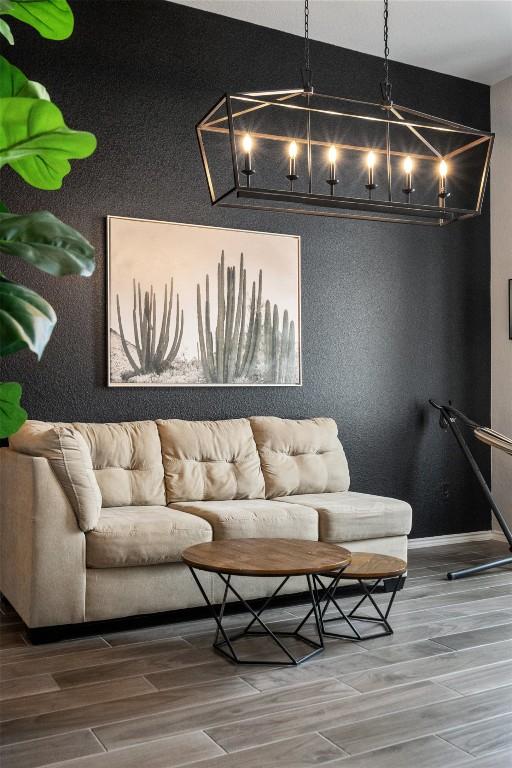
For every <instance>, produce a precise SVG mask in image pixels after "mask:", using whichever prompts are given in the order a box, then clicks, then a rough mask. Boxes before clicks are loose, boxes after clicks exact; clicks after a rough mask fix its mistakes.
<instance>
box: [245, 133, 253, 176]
mask: <svg viewBox="0 0 512 768" xmlns="http://www.w3.org/2000/svg"><path fill="white" fill-rule="evenodd" d="M252 144H253V142H252V137H251V136H250V135H249V134H248V133H246V134H245V136H244V137H243V139H242V149H243V151H244V167H243V168H242V173H243V174H244V175H245V177H246V179H247V182H246V183H247V186H248V187H249V186H250V184H251V176H252V175H253V173H254V168H253V167H252V160H251V150H252Z"/></svg>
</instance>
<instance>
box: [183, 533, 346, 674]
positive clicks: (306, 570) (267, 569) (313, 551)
mask: <svg viewBox="0 0 512 768" xmlns="http://www.w3.org/2000/svg"><path fill="white" fill-rule="evenodd" d="M182 558H183V561H184V562H185V563H186V564H187V565H188V566H189V568H190V571H191V573H192V576H193V577H194V580H195V582H196V584H197V586H198V588H199V590H200V592H201V594H202V596H203V599H204V601H205V602H206V605H207V606H208V607H209V609H210V611H211V613H212V616H213V618H214V620H215V623H216V625H217V631H216V634H215V639H214V641H213V647H214V648H215V650H216V651H218V652H219V653H221V654H223V655H224V656H225V657H226V658H228V659H229V660H230V661H232V662H234V663H235V664H270V665H272V666H276V665H280V664H284V665H292V666H296V665H297V664H301V663H302V662H303V661H306V659H309V658H311V657H312V656H314V655H316V654H317V653H320V652H321V651H323V649H324V641H323V636H322V617H321V613H320V605H319V601H318V593H317V590H316V588H315V584H314V578H315V577H316V576H317V575H318V574H329V575H330V576H332V577H333V578H334V579H337V578H338V576H340V577H341V574H342V573H343V570H344V569H345V568H346V567H347V565H349V563H350V559H351V556H350V552H349V551H348V550H346V549H343V548H342V547H338V546H336V545H335V544H324V543H322V542H319V541H304V540H302V539H227V540H225V541H212V542H208V543H205V544H195V545H194V546H193V547H189V548H188V549H186V550H185V551H184V552H183V555H182ZM196 571H210V572H212V573H216V574H217V575H218V576H219V578H220V579H221V580H222V582H223V584H224V595H223V599H222V603H221V604H220V607H219V609H218V612H217V611H216V610H215V607H214V606H213V605H212V603H211V602H210V600H209V598H208V595H207V594H206V592H205V590H204V588H203V586H202V584H201V582H200V580H199V578H198V576H197V573H196ZM232 576H262V577H269V576H278V577H281V579H282V580H281V581H280V583H279V585H278V586H277V588H276V589H275V590H274V592H273V593H272V594H271V595H270V597H269V598H267V599H266V600H265V602H264V603H263V605H262V606H261V608H259V609H258V610H254V609H253V608H252V607H251V606H250V605H249V603H248V602H247V601H246V600H244V598H243V597H242V596H241V594H240V592H239V591H238V590H237V589H236V588H235V587H234V586H233V584H232V582H231V577H232ZM291 576H305V577H306V581H307V585H308V592H309V597H310V600H311V610H310V611H309V613H308V617H309V616H310V615H311V614H312V615H313V616H314V619H315V624H316V631H317V634H318V641H315V640H312V639H311V638H309V637H305V636H304V635H302V634H300V629H301V628H302V626H303V624H304V621H301V623H300V624H299V626H298V627H297V628H296V629H295V630H294V631H293V632H281V631H275V630H272V629H270V627H269V626H268V625H267V624H266V623H265V622H264V621H263V619H262V614H263V612H264V611H265V610H266V609H267V608H268V606H269V605H270V604H271V602H272V600H273V599H274V598H275V597H276V596H277V595H278V593H279V592H280V591H281V589H282V588H283V587H284V585H285V584H286V582H287V581H288V579H289V578H290V577H291ZM338 580H339V579H338ZM230 592H231V593H232V594H233V595H234V596H235V598H236V599H237V600H238V601H240V602H241V603H242V604H243V606H244V607H245V609H246V610H247V611H248V612H249V613H250V614H251V615H252V619H251V621H250V622H249V624H248V625H247V626H246V627H245V628H244V629H243V630H242V631H239V632H237V633H235V634H233V635H228V633H227V631H226V629H225V627H224V625H223V619H224V612H225V608H226V603H227V599H228V595H229V593H230ZM254 624H257V625H259V627H260V630H252V629H251V627H252V626H253V625H254ZM220 635H222V638H223V639H222V640H221V639H220ZM254 635H265V636H267V637H271V638H272V640H273V641H274V642H275V643H276V645H278V646H279V648H280V649H281V650H282V651H283V653H284V654H285V656H286V657H287V659H288V660H287V661H271V660H266V659H247V658H244V659H240V657H239V655H238V654H237V653H236V651H235V647H234V643H235V642H236V641H237V640H239V639H240V638H243V637H247V636H254ZM282 637H294V638H298V639H299V640H302V641H303V642H304V643H306V644H307V645H309V646H310V647H312V648H313V650H312V651H309V652H308V653H306V654H305V655H304V656H301V657H299V658H297V657H296V656H294V655H293V653H292V652H291V651H290V650H289V649H288V648H287V647H286V645H285V644H284V643H283V642H282V641H281V639H280V638H282Z"/></svg>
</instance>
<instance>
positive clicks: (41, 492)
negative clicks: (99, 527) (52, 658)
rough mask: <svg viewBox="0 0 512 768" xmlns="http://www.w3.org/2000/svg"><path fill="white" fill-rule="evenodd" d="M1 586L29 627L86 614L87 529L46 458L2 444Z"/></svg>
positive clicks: (68, 620) (78, 619)
mask: <svg viewBox="0 0 512 768" xmlns="http://www.w3.org/2000/svg"><path fill="white" fill-rule="evenodd" d="M0 487H1V496H0V591H1V592H2V593H3V594H4V595H5V597H6V598H7V599H8V600H9V602H10V603H12V605H13V606H14V608H15V609H16V610H17V612H18V613H19V614H20V616H21V618H22V619H23V621H24V622H25V624H27V626H29V627H44V626H52V625H56V624H72V623H76V622H81V621H84V619H85V582H86V579H85V534H84V533H83V532H82V531H81V530H80V529H79V527H78V524H77V520H76V517H75V514H74V512H73V509H72V508H71V505H70V503H69V501H68V499H67V497H66V495H65V493H64V491H63V489H62V487H61V485H60V483H59V481H58V480H57V478H56V477H55V474H54V472H53V470H52V468H51V466H50V464H49V462H48V460H47V459H45V458H40V457H33V456H26V455H24V454H21V453H17V452H16V451H13V450H11V449H9V448H3V449H1V450H0Z"/></svg>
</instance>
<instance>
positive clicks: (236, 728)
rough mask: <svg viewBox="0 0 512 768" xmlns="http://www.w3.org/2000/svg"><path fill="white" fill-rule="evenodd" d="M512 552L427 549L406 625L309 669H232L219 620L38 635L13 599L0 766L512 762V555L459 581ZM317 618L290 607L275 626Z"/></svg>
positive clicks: (412, 584) (0, 649) (421, 767)
mask: <svg viewBox="0 0 512 768" xmlns="http://www.w3.org/2000/svg"><path fill="white" fill-rule="evenodd" d="M497 553H503V554H505V553H506V548H505V545H504V544H501V543H499V542H494V541H493V542H491V541H489V542H481V543H472V544H460V545H450V546H443V547H436V548H428V549H414V550H412V551H411V552H410V559H409V565H410V567H409V575H408V579H407V584H406V587H405V589H404V590H403V591H402V592H400V593H399V594H398V596H397V599H396V603H395V606H394V609H393V612H392V616H391V620H392V624H393V626H394V629H395V633H394V635H392V636H390V637H384V638H378V639H374V640H367V641H364V642H362V643H358V644H354V643H350V642H347V641H343V640H336V639H328V640H327V647H326V650H325V652H324V653H323V654H321V655H319V656H318V657H316V658H315V659H312V660H310V661H309V662H306V663H305V664H304V665H303V666H301V667H299V668H285V667H278V666H272V667H257V666H254V665H253V666H242V665H240V666H234V665H231V664H230V663H229V662H227V661H225V660H224V659H222V658H220V657H218V656H217V655H215V654H214V653H213V651H212V650H211V648H210V647H209V645H210V643H211V639H212V634H213V627H212V622H211V621H209V620H201V621H197V622H186V623H182V624H173V625H165V626H161V627H152V628H149V629H140V630H133V631H129V632H118V633H112V634H108V635H104V636H102V637H91V638H85V639H80V640H69V641H66V642H61V643H53V644H49V645H45V646H31V645H30V643H29V642H28V640H27V639H26V637H25V634H24V631H23V625H22V624H21V622H20V621H19V619H18V617H17V616H16V614H15V613H14V611H13V610H12V609H11V608H10V606H9V605H8V604H7V603H5V602H4V603H2V604H0V636H1V643H0V675H1V688H0V724H1V737H0V765H1V766H2V768H42V766H49V765H51V766H53V768H57V767H58V768H139V767H140V766H143V768H173V767H174V766H185V765H192V766H193V767H194V768H299V766H300V767H302V768H304V767H305V766H322V765H325V766H330V767H331V768H370V767H371V768H411V767H413V768H452V767H453V768H456V767H457V768H459V767H460V768H468V767H469V766H473V767H474V768H477V767H478V768H511V766H512V567H508V568H501V569H495V570H493V571H490V572H488V573H486V574H483V575H480V576H475V577H472V578H469V579H464V580H461V581H455V582H448V581H447V580H446V578H445V574H446V570H447V568H448V567H449V566H453V565H454V564H465V563H478V562H481V561H482V560H485V559H488V558H489V557H491V556H494V555H495V554H497ZM385 599H386V598H385V596H384V595H380V596H379V597H378V600H379V601H384V600H385ZM353 602H354V599H353V598H351V599H348V598H347V599H346V600H344V601H343V604H344V607H347V606H349V605H350V604H353ZM302 615H304V608H303V607H301V606H297V605H294V606H290V607H287V608H286V609H275V610H273V611H272V612H271V618H272V624H273V626H275V627H278V628H280V629H283V628H287V627H288V626H290V627H293V626H294V625H296V624H297V617H299V616H302ZM243 619H244V617H243V616H241V615H235V616H230V617H228V622H229V624H230V626H232V627H235V626H241V625H242V624H243V623H244V622H243ZM330 626H331V627H333V628H336V627H337V625H336V624H331V625H330ZM254 642H257V643H258V651H259V652H261V653H262V654H263V655H265V656H266V658H267V659H275V658H276V655H275V651H274V649H273V648H272V647H270V646H269V644H268V643H267V642H266V641H265V642H263V641H261V640H256V641H254V640H244V641H243V648H244V652H246V653H252V652H254V645H253V643H254ZM294 642H295V641H294ZM296 648H298V644H297V645H296Z"/></svg>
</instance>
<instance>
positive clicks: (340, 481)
mask: <svg viewBox="0 0 512 768" xmlns="http://www.w3.org/2000/svg"><path fill="white" fill-rule="evenodd" d="M250 422H251V427H252V432H253V435H254V439H255V441H256V446H257V448H258V452H259V455H260V459H261V468H262V470H263V476H264V478H265V492H266V496H267V498H270V499H273V498H275V497H277V496H292V495H294V494H297V493H327V492H333V491H347V490H348V488H349V484H350V476H349V471H348V464H347V459H346V457H345V453H344V451H343V447H342V445H341V443H340V441H339V440H338V427H337V426H336V422H335V421H334V420H333V419H326V418H319V419H301V420H295V419H278V418H276V417H274V416H253V417H252V418H251V420H250Z"/></svg>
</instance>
